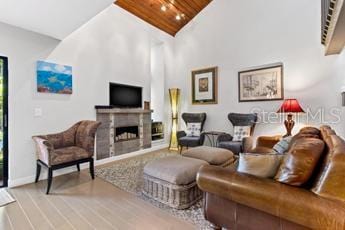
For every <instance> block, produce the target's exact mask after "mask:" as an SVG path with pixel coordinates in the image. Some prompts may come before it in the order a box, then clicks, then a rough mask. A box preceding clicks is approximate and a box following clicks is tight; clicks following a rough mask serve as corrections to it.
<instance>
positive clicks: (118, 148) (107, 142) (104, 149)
mask: <svg viewBox="0 0 345 230" xmlns="http://www.w3.org/2000/svg"><path fill="white" fill-rule="evenodd" d="M95 108H96V114H97V116H96V117H97V121H100V122H101V123H102V124H101V126H100V127H99V128H98V131H97V139H96V146H97V147H96V151H97V154H96V158H97V160H100V159H105V158H108V157H113V156H118V155H122V154H126V153H130V152H135V151H138V150H140V149H145V148H150V147H151V141H152V140H151V138H152V137H151V113H152V112H153V111H152V110H144V109H119V108H111V107H109V108H106V107H104V106H96V107H95ZM133 126H134V127H138V128H137V129H138V131H137V133H138V134H136V135H137V136H136V138H134V137H133V138H132V137H131V138H128V139H126V138H124V140H123V139H122V140H120V139H121V138H122V137H121V134H118V133H116V132H117V130H119V128H126V127H133ZM129 135H131V133H130V134H129ZM119 138H120V139H119Z"/></svg>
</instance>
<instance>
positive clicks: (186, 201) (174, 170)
mask: <svg viewBox="0 0 345 230" xmlns="http://www.w3.org/2000/svg"><path fill="white" fill-rule="evenodd" d="M203 165H208V163H207V162H206V161H203V160H199V159H193V158H188V157H182V156H169V157H165V158H161V159H157V160H154V161H152V162H150V163H148V164H147V165H146V166H145V167H144V188H143V194H144V195H146V196H147V197H149V198H152V199H154V200H156V201H159V202H161V203H163V204H165V205H168V206H170V207H172V208H176V209H186V208H189V207H190V206H191V205H193V204H194V203H196V202H197V201H198V200H200V199H201V198H202V192H201V190H199V188H198V186H197V184H196V174H197V172H198V170H199V168H200V167H201V166H203Z"/></svg>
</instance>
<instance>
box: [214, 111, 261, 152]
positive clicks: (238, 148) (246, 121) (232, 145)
mask: <svg viewBox="0 0 345 230" xmlns="http://www.w3.org/2000/svg"><path fill="white" fill-rule="evenodd" d="M228 119H229V121H230V122H231V124H232V125H233V126H250V127H251V129H250V135H253V132H254V128H255V124H256V122H257V119H258V116H257V114H255V113H250V114H241V113H230V114H229V115H228ZM252 146H253V141H252V138H243V140H242V141H233V136H231V135H230V134H222V135H220V136H219V137H218V147H220V148H225V149H228V150H230V151H232V152H233V153H234V154H239V153H240V152H246V150H247V149H248V148H252Z"/></svg>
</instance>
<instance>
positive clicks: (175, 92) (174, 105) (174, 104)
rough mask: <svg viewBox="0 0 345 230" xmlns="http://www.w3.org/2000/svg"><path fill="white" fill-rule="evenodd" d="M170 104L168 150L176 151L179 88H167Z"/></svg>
mask: <svg viewBox="0 0 345 230" xmlns="http://www.w3.org/2000/svg"><path fill="white" fill-rule="evenodd" d="M169 96H170V105H171V115H172V116H171V134H170V144H169V150H173V151H178V140H177V127H178V107H179V103H180V89H176V88H174V89H169Z"/></svg>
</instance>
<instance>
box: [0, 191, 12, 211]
mask: <svg viewBox="0 0 345 230" xmlns="http://www.w3.org/2000/svg"><path fill="white" fill-rule="evenodd" d="M15 201H16V200H15V199H14V198H13V197H12V196H11V194H9V193H8V192H7V190H6V189H4V188H3V189H0V207H2V206H5V205H7V204H10V203H12V202H15Z"/></svg>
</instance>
